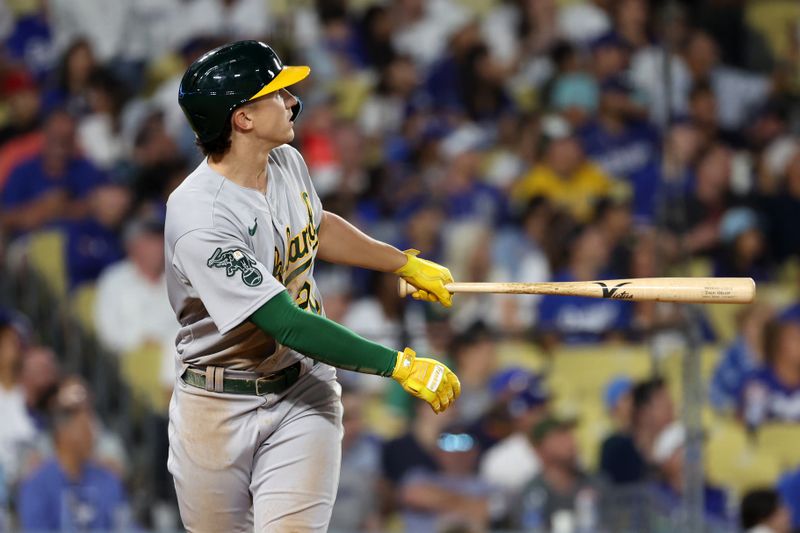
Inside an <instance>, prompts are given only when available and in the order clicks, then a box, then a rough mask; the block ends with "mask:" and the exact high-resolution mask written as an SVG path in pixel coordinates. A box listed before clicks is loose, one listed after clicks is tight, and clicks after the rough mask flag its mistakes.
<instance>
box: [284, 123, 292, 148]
mask: <svg viewBox="0 0 800 533" xmlns="http://www.w3.org/2000/svg"><path fill="white" fill-rule="evenodd" d="M285 139H286V140H285V141H284V142H286V143H290V142H292V141H293V140H294V122H290V123H289V129H288V130H287V132H286V136H285Z"/></svg>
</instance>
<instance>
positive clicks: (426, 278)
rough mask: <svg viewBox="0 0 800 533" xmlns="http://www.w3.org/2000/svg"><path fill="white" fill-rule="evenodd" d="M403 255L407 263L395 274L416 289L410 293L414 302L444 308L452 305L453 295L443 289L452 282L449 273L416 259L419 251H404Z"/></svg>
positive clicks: (444, 269) (425, 261) (442, 268)
mask: <svg viewBox="0 0 800 533" xmlns="http://www.w3.org/2000/svg"><path fill="white" fill-rule="evenodd" d="M403 253H404V254H406V257H407V258H408V261H407V262H406V264H405V265H403V266H402V267H400V268H398V269H397V270H395V274H397V275H399V276H400V277H401V278H403V279H404V280H406V281H407V282H409V283H410V284H411V285H413V286H414V287H415V288H416V289H417V290H416V291H414V292H412V293H411V297H412V298H414V299H415V300H426V301H428V302H439V303H441V304H442V305H443V306H445V307H450V306H451V305H453V293H452V292H450V291H448V290H447V289H445V288H444V286H445V284H447V283H452V281H453V275H452V274H450V271H449V270H448V269H447V268H446V267H443V266H442V265H439V264H437V263H434V262H433V261H428V260H426V259H420V258H419V257H417V254H419V250H406V251H404V252H403Z"/></svg>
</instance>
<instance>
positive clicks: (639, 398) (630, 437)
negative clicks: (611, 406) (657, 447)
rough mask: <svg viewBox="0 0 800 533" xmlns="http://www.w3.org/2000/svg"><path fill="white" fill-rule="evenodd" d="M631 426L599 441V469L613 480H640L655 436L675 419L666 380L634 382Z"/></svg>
mask: <svg viewBox="0 0 800 533" xmlns="http://www.w3.org/2000/svg"><path fill="white" fill-rule="evenodd" d="M631 397H632V403H633V406H632V414H631V422H632V423H631V428H630V430H628V431H624V430H623V431H618V432H616V433H614V434H612V435H610V436H609V437H608V438H606V440H605V441H604V442H603V444H602V447H601V450H600V472H601V473H602V474H603V476H604V477H605V478H606V479H607V480H608V481H610V482H611V483H614V484H626V483H637V482H641V481H644V480H645V478H646V477H647V474H648V464H649V463H650V455H651V452H652V449H653V443H654V441H655V439H656V437H657V436H658V435H659V434H660V433H661V431H663V429H664V428H665V427H667V426H668V425H669V424H670V423H671V422H673V421H674V420H675V408H674V405H673V403H672V398H671V397H670V395H669V391H668V390H667V386H666V383H665V382H664V381H663V380H662V379H659V378H655V379H649V380H645V381H642V382H639V383H637V384H636V385H635V386H634V387H633V389H632V391H631Z"/></svg>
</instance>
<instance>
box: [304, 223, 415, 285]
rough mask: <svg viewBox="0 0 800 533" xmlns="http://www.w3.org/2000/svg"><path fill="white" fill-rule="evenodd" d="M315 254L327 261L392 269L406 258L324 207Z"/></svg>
mask: <svg viewBox="0 0 800 533" xmlns="http://www.w3.org/2000/svg"><path fill="white" fill-rule="evenodd" d="M317 257H318V258H319V259H322V260H323V261H328V262H329V263H336V264H339V265H348V266H357V267H361V268H366V269H369V270H377V271H379V272H394V271H395V270H397V269H398V268H400V267H402V266H403V265H405V264H406V261H407V260H408V259H407V258H406V256H405V254H403V252H401V251H400V250H398V249H397V248H395V247H394V246H392V245H390V244H386V243H385V242H381V241H378V240H376V239H373V238H372V237H370V236H369V235H367V234H365V233H364V232H362V231H361V230H359V229H358V228H356V227H355V226H353V225H352V224H350V223H349V222H347V221H346V220H345V219H343V218H342V217H340V216H338V215H335V214H333V213H330V212H328V211H324V212H323V214H322V224H321V225H320V229H319V250H318V251H317Z"/></svg>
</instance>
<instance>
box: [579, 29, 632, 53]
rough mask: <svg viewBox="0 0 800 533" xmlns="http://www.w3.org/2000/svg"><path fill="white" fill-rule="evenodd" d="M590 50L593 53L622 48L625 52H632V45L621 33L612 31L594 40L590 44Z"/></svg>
mask: <svg viewBox="0 0 800 533" xmlns="http://www.w3.org/2000/svg"><path fill="white" fill-rule="evenodd" d="M589 48H590V49H591V50H592V52H596V51H597V50H599V49H600V48H622V49H623V50H630V49H631V45H630V44H629V43H628V41H626V40H625V39H623V38H622V36H621V35H620V34H619V33H617V32H615V31H610V32H607V33H604V34H603V35H601V36H600V37H598V38H597V39H594V40H593V41H592V42H591V43H590V44H589Z"/></svg>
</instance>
